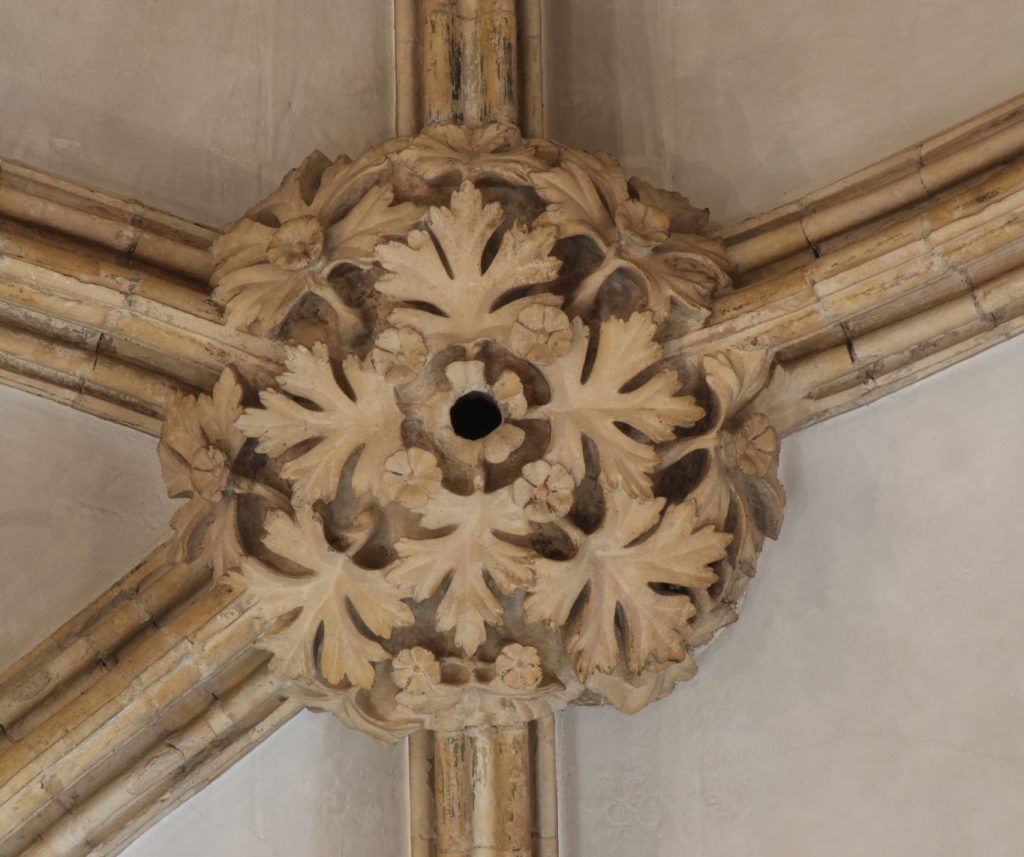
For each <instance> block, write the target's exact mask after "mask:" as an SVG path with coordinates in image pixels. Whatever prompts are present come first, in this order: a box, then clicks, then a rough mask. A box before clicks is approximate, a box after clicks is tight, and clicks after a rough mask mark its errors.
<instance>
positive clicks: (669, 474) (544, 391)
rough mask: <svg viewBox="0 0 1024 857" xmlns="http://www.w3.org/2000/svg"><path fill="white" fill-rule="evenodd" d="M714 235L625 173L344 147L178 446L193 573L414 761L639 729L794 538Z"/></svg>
mask: <svg viewBox="0 0 1024 857" xmlns="http://www.w3.org/2000/svg"><path fill="white" fill-rule="evenodd" d="M706 226H707V223H706V215H705V213H703V212H699V211H696V210H694V209H692V208H691V207H690V206H689V205H688V204H687V203H686V202H685V200H683V199H682V198H681V197H679V196H678V195H675V194H671V193H668V192H665V191H659V190H656V189H654V188H652V187H650V186H649V185H647V184H646V183H644V182H642V181H639V180H636V179H632V180H627V179H626V177H625V176H624V174H623V173H622V170H621V168H620V167H619V166H618V164H617V163H616V162H615V161H614V160H612V159H611V158H610V157H609V156H606V155H592V154H588V153H584V152H579V151H575V150H572V149H568V148H565V147H563V146H560V145H557V144H555V143H551V142H549V141H543V140H523V139H522V138H521V137H520V136H519V133H518V131H516V130H515V129H514V128H512V127H510V126H503V125H489V126H485V127H484V128H482V129H480V130H469V129H466V128H462V127H458V126H445V125H439V126H434V127H432V128H429V129H428V130H427V131H425V132H424V133H423V134H421V135H420V136H418V137H415V138H406V139H400V140H395V141H391V142H389V143H386V144H384V145H382V146H380V147H377V148H376V149H373V150H371V151H370V152H368V153H367V154H366V155H364V156H363V157H362V158H360V159H359V160H357V161H354V162H353V161H349V160H348V159H346V158H342V159H339V160H338V161H336V162H334V163H330V162H328V161H327V159H326V158H324V157H323V156H321V155H319V154H315V155H313V156H311V157H310V158H308V159H307V160H306V161H305V162H304V163H303V164H302V166H301V167H299V168H298V169H297V170H295V171H293V172H292V173H290V174H289V175H288V176H287V177H286V179H285V181H284V183H283V184H282V186H281V188H280V190H278V191H277V192H276V193H275V194H273V195H272V196H271V197H270V198H269V199H267V200H266V201H265V202H263V203H261V204H260V205H258V206H256V208H254V209H253V210H252V211H250V212H249V213H248V215H247V216H246V217H245V218H243V219H242V220H240V221H239V222H238V223H237V224H235V225H234V227H233V228H231V229H230V230H229V231H228V232H227V233H226V234H225V235H224V236H223V237H222V238H221V239H219V241H218V242H217V244H216V246H215V248H214V250H215V259H216V269H215V272H214V277H213V282H214V285H215V287H216V288H215V292H214V295H215V298H216V299H217V300H218V301H219V302H220V303H221V304H222V305H223V307H224V312H225V318H226V321H227V323H228V324H229V325H231V326H233V327H236V328H239V329H244V330H248V331H251V332H255V333H259V334H262V335H265V336H268V337H271V338H273V339H275V340H279V341H281V342H283V343H284V345H285V352H284V353H285V357H284V365H283V366H282V367H281V370H280V371H279V373H278V374H277V376H276V380H275V382H274V383H273V384H272V385H270V386H264V387H263V388H262V389H248V388H247V387H244V386H243V382H242V381H241V380H240V379H239V378H238V377H236V375H235V373H234V372H233V371H232V370H231V369H228V370H225V373H224V375H223V376H222V378H221V380H220V382H219V383H218V384H217V386H216V387H215V389H214V391H213V393H212V395H210V396H200V397H198V398H197V397H184V398H181V399H180V400H179V401H178V402H177V403H176V404H175V405H174V406H173V407H172V408H171V409H170V413H169V417H168V420H167V422H166V425H165V430H164V436H163V440H162V443H161V455H162V460H163V462H164V467H165V473H166V476H167V481H168V486H169V488H170V490H171V492H172V493H173V494H175V495H181V496H184V497H187V498H188V499H187V502H186V504H185V505H184V506H183V507H182V511H181V512H180V513H179V519H178V520H177V522H176V528H177V531H178V533H179V551H180V552H181V554H182V558H183V559H187V560H188V561H197V560H198V561H205V562H208V563H209V564H210V566H211V567H212V568H213V569H214V571H215V573H216V574H217V575H221V576H226V577H228V578H230V579H231V580H232V581H235V582H237V583H238V584H239V585H240V586H243V587H245V588H246V589H247V591H248V596H249V597H250V598H251V599H252V601H253V602H254V604H255V605H256V606H257V608H258V609H259V610H260V611H261V612H262V613H263V614H264V616H265V618H266V619H267V620H269V621H271V622H272V623H273V624H272V626H271V630H270V632H269V633H268V634H267V635H266V636H265V637H264V639H263V643H262V645H263V646H264V647H265V648H266V649H267V650H268V651H269V652H271V654H272V656H273V658H272V661H271V669H272V670H273V671H274V672H276V673H277V674H278V675H279V676H281V677H282V678H284V679H286V680H288V681H290V682H291V687H292V693H293V695H294V696H295V697H296V698H298V699H301V700H303V701H305V702H306V703H307V704H309V705H311V706H314V707H319V708H324V709H329V710H331V711H334V712H335V713H336V714H338V715H339V716H340V717H342V718H343V719H345V720H346V721H348V722H350V723H353V724H354V725H356V726H358V727H360V728H362V729H364V730H366V731H368V732H370V733H371V734H373V735H375V736H377V737H378V738H381V739H384V740H387V739H389V738H393V737H395V736H399V735H402V734H407V733H409V732H411V731H413V730H415V729H419V728H424V727H425V728H430V729H435V730H437V729H458V728H461V727H463V726H466V725H470V724H482V723H497V724H505V725H510V724H515V723H520V722H524V721H528V720H532V719H535V718H537V717H541V716H544V715H546V714H548V713H550V712H551V711H553V710H556V709H558V708H561V707H563V706H565V705H566V704H568V703H569V702H572V701H574V700H581V701H588V700H589V701H598V700H607V701H610V702H611V703H613V704H615V705H617V706H618V707H620V708H622V709H624V710H636V709H637V708H640V707H642V706H643V705H645V704H646V703H647V702H649V701H651V700H652V699H655V698H658V697H660V696H662V695H664V694H665V693H667V692H669V691H670V690H671V688H672V686H673V685H674V684H675V682H677V681H679V680H681V679H684V678H688V677H690V676H691V675H692V674H693V672H694V670H695V667H694V665H693V659H692V652H693V650H694V649H695V648H697V647H699V646H700V645H702V644H704V643H706V642H707V641H708V640H710V639H711V637H712V636H713V634H714V633H715V632H716V631H717V630H719V629H720V628H721V627H723V626H724V625H725V624H727V623H729V622H730V621H732V620H733V619H734V618H735V608H736V604H737V602H738V600H739V598H740V596H741V595H742V593H743V589H744V586H745V584H746V581H747V580H748V579H749V577H750V575H751V574H753V571H754V567H755V562H756V558H757V554H758V552H759V551H760V548H761V545H762V543H763V540H764V538H765V536H774V535H775V533H776V531H777V529H778V526H779V524H780V522H781V512H782V504H783V494H782V490H781V487H780V485H779V483H778V480H777V476H776V464H777V456H778V438H777V436H776V434H775V431H774V429H773V428H772V426H771V425H770V424H769V422H768V420H767V418H766V417H765V416H764V415H763V414H761V413H760V412H759V411H758V409H757V396H758V394H759V393H760V392H761V391H762V390H763V389H764V388H765V387H766V386H767V384H768V381H769V367H770V359H769V356H768V355H767V354H766V353H763V352H759V351H753V350H725V351H714V350H710V351H706V352H703V353H698V354H697V355H696V356H690V357H680V356H668V355H669V354H681V353H686V352H685V350H683V349H680V348H678V347H673V348H671V349H669V348H666V346H667V345H668V344H675V345H678V343H680V342H685V339H686V337H687V336H688V335H690V334H692V333H693V332H695V331H697V330H699V329H700V328H701V327H702V325H703V324H704V322H705V321H706V320H707V319H708V317H709V314H710V307H711V299H712V297H713V295H714V294H715V292H716V290H721V289H723V288H726V287H727V286H728V284H729V277H728V264H727V262H726V257H725V255H724V252H723V250H722V248H721V247H720V246H719V245H718V244H717V243H716V242H715V241H714V240H712V239H711V238H709V237H707V234H706V233H707V229H706Z"/></svg>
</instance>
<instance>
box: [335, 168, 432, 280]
mask: <svg viewBox="0 0 1024 857" xmlns="http://www.w3.org/2000/svg"><path fill="white" fill-rule="evenodd" d="M394 199H395V192H394V189H393V188H392V187H391V185H379V186H375V187H372V188H370V189H369V190H368V191H367V192H366V194H365V195H364V196H363V198H362V199H360V200H359V202H357V203H356V204H355V205H354V206H353V207H352V208H351V210H350V211H349V212H348V213H347V214H346V215H345V216H344V217H343V218H342V219H341V220H339V221H338V222H337V223H335V224H334V225H333V226H331V227H329V228H328V229H327V258H328V261H329V263H331V264H332V265H333V264H336V263H340V262H345V263H348V264H351V265H358V266H359V267H361V268H368V267H370V266H371V265H372V264H373V263H374V255H373V250H374V248H375V247H376V246H377V245H378V244H380V243H381V242H382V241H384V240H387V239H389V238H393V237H396V236H399V235H405V234H406V233H407V232H408V231H409V230H410V229H412V227H413V226H414V225H415V224H416V221H417V220H419V219H420V218H421V217H422V216H423V209H422V208H421V207H420V206H418V205H413V204H412V203H411V202H403V203H401V204H399V205H392V203H393V202H394Z"/></svg>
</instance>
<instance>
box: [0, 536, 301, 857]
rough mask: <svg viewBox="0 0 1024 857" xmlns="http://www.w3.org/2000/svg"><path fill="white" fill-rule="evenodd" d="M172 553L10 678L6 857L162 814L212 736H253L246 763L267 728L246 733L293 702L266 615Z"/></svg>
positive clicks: (1, 758) (160, 555)
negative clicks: (274, 655)
mask: <svg viewBox="0 0 1024 857" xmlns="http://www.w3.org/2000/svg"><path fill="white" fill-rule="evenodd" d="M170 550H171V549H170V547H169V546H165V547H163V548H161V549H159V550H158V551H156V552H154V554H153V555H152V556H151V557H150V558H149V559H148V560H147V561H146V562H144V563H143V564H142V565H140V566H139V567H138V568H137V569H136V570H134V571H133V572H132V573H130V574H129V575H128V576H127V577H126V578H125V579H124V580H122V581H121V583H120V584H118V585H117V586H115V587H114V588H112V589H111V590H110V591H109V592H108V593H106V594H105V595H104V596H101V597H100V598H99V599H97V600H96V601H95V602H94V603H93V604H92V605H90V607H88V608H86V610H84V611H82V613H81V614H79V616H77V617H75V618H74V619H73V620H71V622H69V623H67V624H66V625H65V626H64V627H63V628H62V629H60V630H59V631H58V632H57V633H56V634H54V635H53V636H52V637H51V638H50V640H48V641H46V642H44V643H43V644H41V645H40V646H38V647H37V648H36V649H35V650H34V651H33V652H32V653H30V654H29V655H27V656H26V657H25V658H23V659H22V661H21V662H20V663H18V664H15V665H14V666H12V667H11V668H9V669H8V670H7V671H6V672H5V673H4V675H3V676H2V679H0V714H2V719H0V725H2V727H3V736H4V740H3V742H0V857H6V856H7V855H14V854H22V853H40V854H43V853H45V854H84V853H89V849H92V848H93V847H94V845H95V843H96V842H97V841H100V840H101V839H102V840H104V841H105V840H106V839H111V838H113V837H114V829H113V828H112V829H111V830H110V831H107V832H106V833H103V835H102V836H99V834H98V833H96V831H100V828H101V826H102V824H105V823H106V821H107V820H109V818H108V816H109V813H108V810H110V811H114V810H115V809H116V810H117V812H118V813H121V814H123V813H125V812H129V811H130V812H131V813H132V814H135V811H136V810H137V812H138V813H143V812H146V813H147V815H146V817H147V818H150V819H151V820H153V819H155V818H157V817H159V815H160V814H161V810H160V809H159V808H150V809H147V807H149V805H150V804H151V803H152V802H153V801H155V800H157V798H159V797H160V796H161V795H162V794H163V793H164V792H166V790H167V789H168V788H170V787H171V786H172V785H173V783H176V782H178V781H179V780H182V781H187V780H188V778H189V776H190V772H191V771H192V770H193V768H194V767H195V766H196V765H198V764H200V763H202V762H205V761H206V760H207V757H208V756H210V754H211V753H213V750H211V743H212V742H217V747H218V748H219V747H220V745H221V744H224V745H225V746H228V745H230V744H232V743H233V742H235V740H236V739H237V740H239V741H241V743H240V744H239V745H238V747H237V748H236V749H235V751H234V756H229V757H228V758H231V757H237V754H238V753H240V752H243V751H244V748H246V747H249V746H252V744H253V743H255V741H256V740H259V737H260V735H261V734H262V733H258V734H256V735H253V736H252V738H251V740H249V739H246V738H245V734H244V733H245V732H247V731H248V730H249V728H251V727H255V726H256V725H257V724H258V723H260V722H263V721H264V720H266V719H267V718H270V717H271V716H272V715H273V712H274V711H275V710H276V709H277V707H278V706H279V704H280V701H281V695H280V693H279V692H278V685H279V683H278V681H277V680H276V679H271V678H270V677H269V676H268V675H267V674H266V671H265V669H264V667H265V663H266V660H267V656H266V655H265V654H264V653H262V652H261V651H259V650H258V649H256V648H255V647H254V643H255V642H256V640H257V639H258V637H259V635H260V634H261V633H262V631H263V629H264V626H265V623H264V622H263V620H262V619H260V618H259V617H258V616H257V615H256V614H255V613H253V612H251V611H250V610H249V608H248V604H247V601H246V599H245V598H244V597H243V598H239V597H238V596H239V593H238V592H237V591H236V590H235V589H234V588H233V587H231V586H230V585H228V584H226V583H223V582H212V581H210V579H209V577H210V575H209V572H208V571H206V570H202V569H197V568H191V567H189V566H184V565H175V564H173V563H171V562H170ZM236 701H237V705H236ZM289 716H290V715H289ZM279 720H280V717H276V718H274V720H273V722H278V721H279ZM176 742H180V743H176ZM167 744H169V745H173V746H174V747H175V748H176V750H175V751H174V752H173V753H171V754H170V755H167V752H165V751H164V750H161V749H160V748H161V747H163V746H164V745H167ZM186 750H187V752H186ZM179 752H180V754H181V757H180V758H179V756H178V754H179ZM214 755H216V754H214ZM226 763H227V762H226V761H225V762H224V764H226ZM218 764H219V763H218V762H217V761H216V759H215V758H213V757H211V758H210V759H209V763H208V765H207V767H208V768H216V766H217V765H218ZM150 779H152V782H150ZM143 781H144V786H145V787H144V788H142V789H141V791H139V793H138V794H136V793H135V792H133V791H130V790H131V789H132V788H137V787H138V786H139V783H140V782H143ZM188 787H189V786H188V785H187V782H186V784H185V785H184V786H182V788H188ZM125 789H129V791H128V792H127V793H126V792H125ZM150 798H151V799H150ZM118 818H119V819H120V818H121V815H118ZM118 823H120V822H118ZM115 827H116V825H115ZM100 832H102V831H100ZM94 834H95V835H94ZM39 837H42V838H41V839H38V842H37V845H36V846H30V843H31V842H33V841H36V840H37V838H39ZM97 837H99V838H97ZM30 847H31V848H40V849H44V850H39V851H38V852H36V851H33V850H29V851H25V849H26V848H30ZM110 853H112V852H110Z"/></svg>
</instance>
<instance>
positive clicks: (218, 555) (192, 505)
mask: <svg viewBox="0 0 1024 857" xmlns="http://www.w3.org/2000/svg"><path fill="white" fill-rule="evenodd" d="M241 412H242V387H241V385H240V384H239V383H238V378H237V376H236V375H235V373H234V370H233V369H231V368H230V367H229V368H226V369H225V370H224V371H223V372H222V373H221V376H220V378H219V379H218V380H217V383H216V384H215V385H214V387H213V391H212V392H211V394H210V395H203V396H181V397H179V398H178V399H177V401H175V402H174V403H173V404H172V405H171V407H169V408H168V409H167V418H166V419H165V421H164V427H163V433H162V435H161V439H160V445H159V446H158V448H157V453H158V455H159V458H160V464H161V469H162V470H163V476H164V481H165V483H166V485H167V493H168V494H169V495H170V496H171V497H187V498H188V501H187V502H186V503H185V504H184V505H182V506H181V507H180V508H178V509H177V510H176V511H175V513H174V516H173V518H172V519H171V526H172V527H173V529H174V531H175V533H177V535H178V544H179V549H180V552H181V554H182V558H183V559H188V560H194V559H201V560H202V561H204V562H208V563H209V564H210V566H211V567H212V568H213V571H214V574H215V575H216V576H217V577H220V576H221V575H223V574H225V573H226V572H227V571H228V570H229V569H232V568H236V567H237V566H238V563H239V560H240V559H241V557H242V555H243V553H244V550H243V548H242V545H241V536H240V534H239V531H238V520H237V519H238V498H237V494H236V489H237V486H236V485H235V477H234V474H233V472H232V466H233V464H234V462H235V459H236V458H237V457H238V455H239V453H240V452H241V450H242V445H243V444H244V443H245V437H244V436H243V435H242V433H241V432H240V431H239V430H238V429H237V428H236V427H235V420H236V419H237V418H238V416H239V414H241Z"/></svg>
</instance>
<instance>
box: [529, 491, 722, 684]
mask: <svg viewBox="0 0 1024 857" xmlns="http://www.w3.org/2000/svg"><path fill="white" fill-rule="evenodd" d="M664 507H665V499H664V498H663V497H659V498H656V499H653V500H637V499H635V498H633V497H630V496H629V495H627V494H625V493H624V492H622V491H611V492H609V493H608V495H607V508H606V512H605V520H604V523H603V525H602V526H601V527H600V528H599V529H598V530H597V531H596V532H594V533H591V534H590V535H588V536H586V537H583V536H582V534H579V533H576V534H575V540H576V542H577V552H576V555H575V556H574V557H573V558H572V559H570V560H566V561H557V560H551V559H547V558H542V559H539V560H538V562H537V579H536V583H535V585H534V588H533V591H532V592H531V593H530V594H529V595H528V596H527V598H526V602H525V604H524V606H523V609H524V613H525V616H526V618H527V620H528V621H531V622H544V623H546V624H547V625H549V626H551V627H552V628H555V629H559V628H565V627H566V626H568V625H569V624H570V617H571V616H572V614H573V610H574V608H576V607H577V603H578V602H580V600H581V599H583V603H582V608H581V609H579V612H578V615H577V617H576V618H575V620H574V621H573V623H572V625H571V626H570V627H569V630H568V640H567V646H568V649H569V652H570V653H571V654H572V656H573V659H574V662H575V665H576V670H577V672H578V674H579V676H580V678H581V679H583V680H586V679H587V677H588V676H589V675H590V674H591V673H592V672H594V671H595V670H596V671H600V672H605V673H607V672H611V671H613V670H614V669H615V668H616V667H617V666H618V665H619V663H620V660H621V657H620V651H619V635H618V633H617V631H616V614H617V612H618V611H620V610H621V612H622V616H623V619H624V627H623V629H622V646H623V648H624V650H625V655H626V664H627V666H628V669H629V670H630V671H631V672H633V673H638V672H640V671H641V670H643V669H644V668H645V667H646V666H647V664H648V663H649V662H651V661H654V662H655V663H666V662H670V661H680V660H683V659H684V658H685V656H686V638H687V633H688V628H687V624H688V622H689V620H690V619H691V617H693V615H694V614H695V612H696V611H695V609H694V607H693V604H692V603H691V601H690V598H689V597H688V596H687V595H686V594H683V593H682V592H677V591H674V590H680V589H683V588H691V587H692V588H696V589H707V588H708V587H709V586H710V585H711V584H712V583H714V582H715V580H716V579H717V578H716V575H715V572H714V571H713V570H712V568H711V564H712V563H714V562H717V561H718V560H720V559H722V558H723V557H724V556H725V552H726V546H727V545H728V544H729V541H730V538H731V536H730V535H729V534H728V533H721V532H718V531H717V530H715V528H714V527H710V526H705V527H702V528H700V529H698V528H697V526H698V521H697V508H696V504H695V503H693V502H692V501H687V502H685V503H680V504H678V505H674V506H669V507H668V509H667V510H665V512H664V515H662V510H663V509H664ZM652 530H653V531H652ZM646 533H650V534H649V535H648V536H647V538H646V539H643V540H642V541H638V539H640V538H641V537H642V536H643V535H644V534H646ZM665 585H667V586H669V587H672V588H673V591H670V592H666V591H663V590H662V591H659V589H658V588H656V587H664V586H665Z"/></svg>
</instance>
